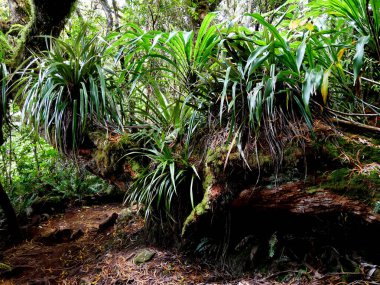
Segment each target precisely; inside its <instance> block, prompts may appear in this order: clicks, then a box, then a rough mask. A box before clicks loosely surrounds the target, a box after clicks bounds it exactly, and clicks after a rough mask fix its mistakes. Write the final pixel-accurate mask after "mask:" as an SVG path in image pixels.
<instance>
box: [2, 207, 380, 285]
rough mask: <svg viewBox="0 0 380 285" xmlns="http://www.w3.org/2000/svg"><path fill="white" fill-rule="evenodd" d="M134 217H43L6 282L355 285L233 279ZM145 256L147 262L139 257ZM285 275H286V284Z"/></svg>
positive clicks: (101, 210)
mask: <svg viewBox="0 0 380 285" xmlns="http://www.w3.org/2000/svg"><path fill="white" fill-rule="evenodd" d="M114 213H117V214H118V215H119V218H118V219H117V220H116V223H114V222H115V219H114V218H115V217H116V215H115V214H114ZM130 214H131V213H130V212H128V211H127V210H126V209H124V208H123V207H122V206H121V205H119V204H107V205H93V206H76V207H71V208H69V209H67V210H66V211H65V212H64V213H61V214H55V215H52V216H48V215H42V216H39V219H40V220H39V221H38V223H36V224H35V225H34V226H32V227H29V229H28V231H29V232H28V234H29V236H30V238H29V239H28V240H27V241H25V242H23V243H21V244H19V245H17V246H15V247H12V248H9V249H8V250H6V251H5V252H4V254H3V260H2V261H1V264H3V265H9V268H8V270H5V272H4V270H3V273H2V274H1V275H0V284H17V285H18V284H30V285H32V284H35V285H36V284H152V285H153V284H203V285H206V284H239V285H248V284H258V285H266V284H268V285H269V284H315V285H317V284H349V283H347V282H341V281H342V280H341V277H342V276H341V274H339V273H338V274H331V275H328V276H326V275H324V276H323V275H321V274H319V273H318V271H317V270H315V269H313V268H310V270H306V271H305V270H303V271H301V270H296V269H295V270H293V269H292V268H291V267H290V268H289V270H287V271H286V272H269V273H267V274H266V275H261V274H255V275H254V276H252V275H244V276H242V277H240V278H236V276H235V277H232V276H231V275H230V274H229V273H228V272H224V271H222V270H220V268H217V267H216V266H214V265H211V264H207V263H204V262H201V261H200V260H195V259H194V258H192V259H189V258H188V257H186V256H183V255H181V254H180V253H178V252H175V251H171V250H164V249H161V248H156V247H152V246H150V245H148V244H146V243H145V242H144V241H143V239H142V238H141V235H142V229H143V219H142V218H137V216H138V215H130ZM141 253H143V257H144V256H145V257H147V256H148V258H146V259H147V260H143V261H141V260H139V259H138V257H139V256H140V257H141ZM150 258H151V259H150ZM140 262H141V263H140ZM0 269H1V268H0ZM280 275H282V276H284V275H285V276H286V278H285V279H283V282H282V283H281V282H279V281H277V280H278V279H277V278H278V277H279V276H280ZM1 278H2V279H1ZM284 281H286V282H284ZM351 284H367V283H366V282H363V283H361V282H355V283H351ZM368 284H369V283H368ZM371 284H372V283H371ZM378 284H379V283H378Z"/></svg>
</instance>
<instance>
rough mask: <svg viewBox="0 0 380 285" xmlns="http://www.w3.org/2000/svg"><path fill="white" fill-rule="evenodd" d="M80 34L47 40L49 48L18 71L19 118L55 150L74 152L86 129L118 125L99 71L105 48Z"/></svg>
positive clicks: (112, 100)
mask: <svg viewBox="0 0 380 285" xmlns="http://www.w3.org/2000/svg"><path fill="white" fill-rule="evenodd" d="M85 31H86V29H85V28H84V29H83V30H82V32H81V33H79V34H78V35H77V37H76V38H75V39H74V40H73V41H72V42H65V41H63V40H60V39H54V38H47V41H50V48H49V50H48V51H46V52H44V53H43V54H41V55H35V56H34V58H33V59H32V60H31V62H30V64H29V65H28V67H27V68H26V69H25V70H24V71H23V73H22V75H24V77H22V79H21V84H20V83H19V84H18V86H20V85H22V86H23V87H22V88H23V90H25V91H24V92H25V93H24V94H22V96H23V98H24V105H23V109H22V114H23V118H24V121H25V122H26V123H27V124H30V125H33V126H34V129H35V130H40V129H43V130H44V132H45V135H46V137H47V138H48V140H49V141H53V142H55V143H56V145H57V146H58V148H60V149H61V150H68V149H71V148H76V146H77V145H78V144H80V143H81V140H82V139H83V136H84V134H85V132H86V130H88V128H89V126H91V124H94V123H95V122H96V123H97V124H99V125H103V126H107V125H108V124H109V123H111V124H113V125H114V126H118V125H120V120H119V117H120V116H119V112H118V107H117V105H116V103H115V101H116V100H115V94H114V93H112V92H110V91H109V90H108V85H107V71H106V69H105V68H103V64H102V62H103V55H104V53H105V49H106V44H105V42H104V41H102V39H100V38H99V37H97V36H95V37H92V38H89V39H88V38H87V37H86V36H85Z"/></svg>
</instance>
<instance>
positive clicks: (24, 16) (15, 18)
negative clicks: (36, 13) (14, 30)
mask: <svg viewBox="0 0 380 285" xmlns="http://www.w3.org/2000/svg"><path fill="white" fill-rule="evenodd" d="M8 7H9V15H10V23H11V24H20V25H25V24H27V23H28V21H29V15H30V12H31V11H30V2H29V0H8Z"/></svg>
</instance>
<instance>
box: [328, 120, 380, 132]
mask: <svg viewBox="0 0 380 285" xmlns="http://www.w3.org/2000/svg"><path fill="white" fill-rule="evenodd" d="M331 121H332V122H334V123H337V124H342V125H346V126H351V127H356V128H359V129H362V130H364V131H372V132H377V133H380V128H378V127H375V126H369V125H366V124H362V123H358V122H355V121H348V120H343V119H339V118H332V119H331Z"/></svg>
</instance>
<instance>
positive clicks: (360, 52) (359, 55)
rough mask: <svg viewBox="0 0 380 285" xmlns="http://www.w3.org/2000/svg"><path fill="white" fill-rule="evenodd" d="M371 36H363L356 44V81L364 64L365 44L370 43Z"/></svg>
mask: <svg viewBox="0 0 380 285" xmlns="http://www.w3.org/2000/svg"><path fill="white" fill-rule="evenodd" d="M368 41H369V36H363V37H361V38H360V39H359V40H358V43H357V44H356V53H355V56H354V82H356V80H357V79H358V76H359V72H360V69H361V68H362V66H363V57H364V46H365V45H366V44H367V43H368Z"/></svg>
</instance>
